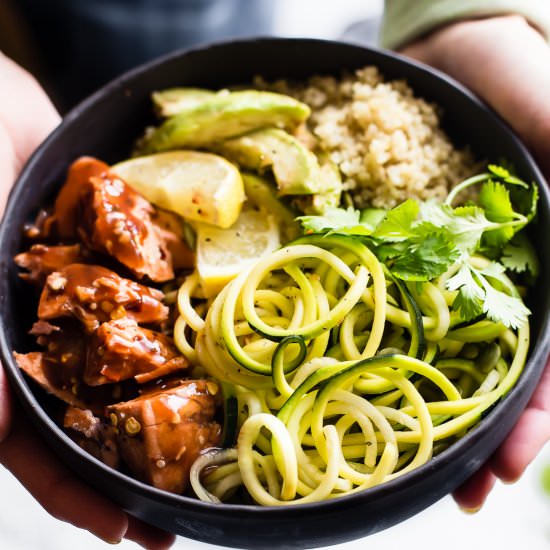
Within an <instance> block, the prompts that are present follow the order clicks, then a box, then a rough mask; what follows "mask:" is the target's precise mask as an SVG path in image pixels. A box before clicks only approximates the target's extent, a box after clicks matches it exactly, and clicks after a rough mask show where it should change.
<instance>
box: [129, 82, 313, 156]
mask: <svg viewBox="0 0 550 550" xmlns="http://www.w3.org/2000/svg"><path fill="white" fill-rule="evenodd" d="M309 114H310V109H309V107H308V106H307V105H305V104H304V103H301V102H299V101H297V100H295V99H293V98H291V97H288V96H285V95H281V94H275V93H271V92H260V91H256V90H246V91H241V92H228V93H223V94H215V95H214V97H213V98H212V99H210V100H207V101H204V102H200V103H199V104H196V105H190V106H189V107H187V108H185V109H184V110H182V111H180V112H179V114H177V115H175V116H172V117H170V118H168V119H167V120H166V121H165V122H164V123H163V124H162V125H161V126H160V127H158V128H157V129H155V130H154V131H153V132H152V133H151V134H149V135H147V136H145V137H144V139H143V140H142V142H141V144H140V146H139V151H138V152H139V153H140V154H149V153H156V152H160V151H168V150H171V149H180V148H195V147H205V146H207V145H209V144H212V143H214V142H217V141H221V140H224V139H228V138H232V137H235V136H239V135H242V134H244V133H246V132H250V131H252V130H256V129H258V128H263V127H266V126H276V127H282V128H288V129H291V128H294V127H296V126H297V125H298V124H300V123H301V122H303V121H304V120H305V119H306V118H307V117H308V116H309Z"/></svg>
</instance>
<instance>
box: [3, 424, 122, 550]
mask: <svg viewBox="0 0 550 550" xmlns="http://www.w3.org/2000/svg"><path fill="white" fill-rule="evenodd" d="M16 418H17V420H16V421H15V422H14V425H13V427H12V431H11V433H10V435H9V437H8V438H7V439H6V440H5V441H4V442H3V443H2V444H0V462H1V463H2V464H4V466H6V467H7V468H8V470H10V471H11V472H12V473H13V474H14V475H15V476H16V477H17V478H18V479H19V481H20V482H21V483H22V484H23V485H24V486H25V487H26V488H27V489H28V491H29V492H30V493H31V494H32V495H33V496H34V498H36V500H37V501H38V502H39V503H40V504H41V505H42V506H43V507H44V508H45V510H46V511H47V512H49V513H50V514H51V515H52V516H54V517H55V518H58V519H60V520H63V521H66V522H68V523H71V524H73V525H76V526H77V527H81V528H83V529H87V530H88V531H90V532H91V533H93V534H94V535H96V536H97V537H99V538H101V539H103V540H105V541H107V542H111V543H112V542H118V541H120V540H122V538H123V537H124V535H125V533H126V531H127V529H128V518H127V517H126V514H124V512H123V511H122V510H120V509H119V508H118V507H117V506H116V505H115V504H113V503H112V502H111V501H109V500H108V499H106V498H105V497H103V496H101V495H100V494H99V493H97V492H96V491H94V490H93V489H91V488H90V487H89V486H88V485H86V484H85V483H83V482H81V481H79V480H78V479H77V478H75V477H74V476H73V475H72V474H71V473H70V471H69V470H68V469H67V468H65V467H64V466H63V465H62V464H61V463H59V462H58V460H57V459H56V457H55V456H54V455H53V454H52V453H51V452H50V451H49V450H48V449H47V448H46V447H44V446H43V444H42V443H41V441H40V440H39V438H38V435H37V434H36V433H35V431H34V429H33V428H32V426H31V425H30V424H29V423H28V421H26V420H24V419H23V418H22V414H21V413H19V414H17V416H16Z"/></svg>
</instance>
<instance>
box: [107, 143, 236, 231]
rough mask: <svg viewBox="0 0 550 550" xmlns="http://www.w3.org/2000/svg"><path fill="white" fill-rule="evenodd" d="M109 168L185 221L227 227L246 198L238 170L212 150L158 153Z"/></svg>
mask: <svg viewBox="0 0 550 550" xmlns="http://www.w3.org/2000/svg"><path fill="white" fill-rule="evenodd" d="M112 171H113V172H114V173H116V174H117V175H118V176H119V177H120V178H122V179H123V180H124V181H125V182H126V183H127V184H128V185H130V186H131V187H133V188H134V189H135V190H136V191H138V192H139V193H141V194H142V195H143V196H144V197H145V198H146V199H147V200H148V201H150V202H152V203H153V204H154V205H156V206H159V207H161V208H165V209H166V210H170V211H172V212H175V213H176V214H179V215H180V216H182V217H183V218H184V219H186V220H188V221H196V222H205V223H209V224H212V225H215V226H218V227H230V226H231V225H233V224H234V223H235V222H236V221H237V218H238V216H239V214H240V212H241V207H242V204H243V202H244V200H245V194H244V186H243V181H242V178H241V174H240V172H239V170H238V169H237V168H236V166H235V165H233V164H231V163H230V162H229V161H228V160H226V159H224V158H223V157H220V156H219V155H215V154H212V153H203V152H199V151H172V152H169V153H158V154H155V155H147V156H144V157H137V158H133V159H130V160H127V161H124V162H121V163H119V164H115V165H114V166H113V167H112Z"/></svg>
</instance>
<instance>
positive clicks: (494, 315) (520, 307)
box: [483, 283, 531, 329]
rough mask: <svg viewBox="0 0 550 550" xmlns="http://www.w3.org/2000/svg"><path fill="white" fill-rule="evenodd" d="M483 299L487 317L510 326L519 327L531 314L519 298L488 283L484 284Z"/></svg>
mask: <svg viewBox="0 0 550 550" xmlns="http://www.w3.org/2000/svg"><path fill="white" fill-rule="evenodd" d="M483 286H484V288H485V299H484V300H483V312H484V313H485V314H486V315H487V317H488V318H489V319H491V320H492V321H495V322H497V323H499V322H500V323H502V324H503V325H505V326H507V327H511V328H514V329H516V328H519V327H520V326H521V325H522V324H523V323H524V322H525V321H526V320H527V317H528V316H529V315H530V314H531V312H530V311H529V309H528V308H527V307H526V306H525V304H524V303H523V302H522V301H521V299H520V298H516V297H515V296H510V295H508V294H506V293H504V292H501V291H500V290H497V289H496V288H494V287H493V286H491V285H490V284H488V283H487V284H484V285H483Z"/></svg>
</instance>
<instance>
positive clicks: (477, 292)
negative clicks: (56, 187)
mask: <svg viewBox="0 0 550 550" xmlns="http://www.w3.org/2000/svg"><path fill="white" fill-rule="evenodd" d="M446 287H447V289H448V290H458V294H457V295H456V298H455V300H454V302H453V309H455V310H456V311H458V312H459V314H460V316H461V317H462V319H464V320H465V321H471V320H472V319H475V318H476V317H478V316H479V315H481V314H482V313H483V298H484V297H485V293H484V291H483V289H482V288H481V287H480V286H479V285H478V283H477V282H476V280H475V279H474V277H473V274H472V271H471V269H470V266H469V265H468V264H466V263H463V264H462V265H461V266H460V269H459V270H458V271H457V273H456V274H455V275H453V276H452V277H451V278H450V279H449V280H448V281H447V284H446Z"/></svg>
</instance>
